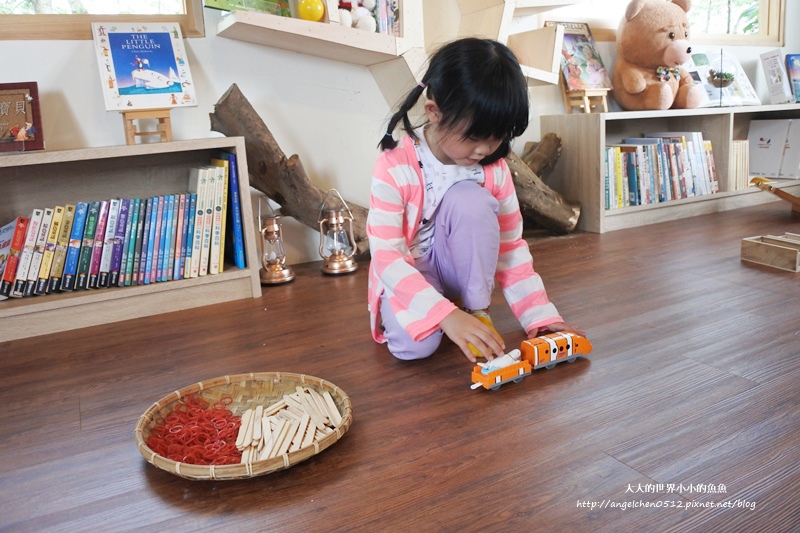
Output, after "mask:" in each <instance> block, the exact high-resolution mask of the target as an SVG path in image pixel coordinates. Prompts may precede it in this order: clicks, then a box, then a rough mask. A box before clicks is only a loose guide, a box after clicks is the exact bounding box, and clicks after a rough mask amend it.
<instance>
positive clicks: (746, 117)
mask: <svg viewBox="0 0 800 533" xmlns="http://www.w3.org/2000/svg"><path fill="white" fill-rule="evenodd" d="M771 118H773V119H774V118H800V105H798V104H781V105H760V106H742V107H722V108H703V109H679V110H667V111H623V112H615V113H588V114H575V115H544V116H542V117H540V120H539V123H540V131H541V132H542V134H545V133H555V134H557V135H558V136H559V137H560V138H561V143H562V152H561V157H560V158H559V161H558V164H557V165H556V168H555V169H554V172H553V174H552V175H551V176H550V177H549V178H548V185H550V186H551V187H552V188H553V189H554V190H556V191H558V192H560V193H561V194H563V195H564V196H565V197H566V198H568V199H570V200H575V201H577V202H579V203H580V204H581V218H580V220H579V221H578V229H581V230H585V231H591V232H595V233H604V232H607V231H613V230H618V229H624V228H630V227H637V226H643V225H646V224H653V223H656V222H663V221H667V220H675V219H680V218H685V217H691V216H696V215H703V214H708V213H713V212H716V211H725V210H728V209H736V208H739V207H745V206H749V205H756V204H760V203H766V202H771V201H775V200H776V197H775V196H774V195H771V194H765V193H764V192H763V191H761V190H759V189H757V188H755V187H749V188H747V189H744V190H734V189H733V186H732V176H731V175H730V173H731V172H730V169H731V167H732V164H731V157H732V150H731V141H733V140H734V139H746V138H747V131H748V128H749V126H750V121H751V120H756V119H771ZM648 131H700V132H702V133H703V138H704V139H707V140H710V141H711V143H712V145H713V150H714V161H715V163H716V168H717V174H718V176H719V182H720V192H719V193H716V194H709V195H704V196H695V197H692V198H685V199H680V200H670V201H668V202H663V203H658V204H649V205H638V206H631V207H623V208H619V209H611V210H607V209H605V184H604V178H603V176H604V174H605V166H604V165H605V162H604V161H605V158H604V150H605V147H606V146H607V145H608V144H614V143H619V142H620V141H621V140H622V139H624V138H626V137H639V136H641V134H642V133H645V132H648ZM776 181H777V183H778V186H780V187H782V188H785V189H786V190H787V191H789V192H791V193H792V194H795V195H796V194H798V193H800V180H776Z"/></svg>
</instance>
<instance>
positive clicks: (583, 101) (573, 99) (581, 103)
mask: <svg viewBox="0 0 800 533" xmlns="http://www.w3.org/2000/svg"><path fill="white" fill-rule="evenodd" d="M561 89H562V92H563V94H564V105H565V106H567V112H568V113H570V114H572V108H573V107H580V108H582V109H583V112H584V113H591V112H592V108H593V107H599V108H601V109H602V112H603V113H607V112H608V99H607V98H606V95H607V94H608V91H609V89H584V90H582V91H569V90H567V88H566V86H565V85H564V78H563V77H562V78H561Z"/></svg>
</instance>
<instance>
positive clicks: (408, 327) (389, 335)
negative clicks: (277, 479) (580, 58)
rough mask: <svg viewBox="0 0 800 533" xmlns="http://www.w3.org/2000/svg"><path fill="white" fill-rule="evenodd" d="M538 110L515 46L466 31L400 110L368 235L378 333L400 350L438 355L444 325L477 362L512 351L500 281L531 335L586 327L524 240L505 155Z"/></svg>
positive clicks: (387, 139)
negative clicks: (561, 308) (563, 304)
mask: <svg viewBox="0 0 800 533" xmlns="http://www.w3.org/2000/svg"><path fill="white" fill-rule="evenodd" d="M423 95H424V96H425V103H424V112H425V116H426V119H427V120H426V122H425V124H424V125H423V126H422V127H418V128H415V127H414V126H413V125H412V124H411V121H410V119H409V117H408V113H409V111H410V110H411V109H412V108H413V107H414V106H415V105H416V103H417V101H418V100H419V98H420V97H421V96H423ZM528 112H529V111H528V86H527V83H526V80H525V78H524V76H523V74H522V71H521V69H520V67H519V63H518V62H517V60H516V58H515V57H514V55H513V53H512V52H511V51H510V50H509V49H508V48H507V47H506V46H504V45H502V44H500V43H498V42H496V41H491V40H485V39H475V38H467V39H461V40H458V41H454V42H452V43H450V44H447V45H445V46H444V47H442V48H441V49H440V50H439V51H438V52H436V53H435V54H434V55H433V57H432V58H431V60H430V66H429V68H428V71H427V72H426V73H425V76H424V77H423V78H422V81H421V82H420V84H419V85H418V86H417V87H415V88H414V89H412V90H411V92H410V93H409V94H408V96H407V97H406V99H405V101H404V102H403V103H402V105H401V106H400V108H399V109H398V111H397V112H396V113H395V114H394V115H392V118H391V119H390V120H389V124H388V128H387V132H386V135H385V136H384V137H383V139H382V140H381V143H380V147H381V148H382V149H383V150H384V151H383V153H382V154H381V156H380V157H379V158H378V161H377V163H376V165H375V170H374V173H373V177H372V187H371V193H370V210H369V217H368V220H367V234H368V236H369V244H370V251H371V254H372V261H371V263H370V271H369V309H370V320H371V327H372V335H373V338H374V339H375V340H376V341H378V342H387V343H388V347H389V351H390V352H391V353H392V354H393V355H394V356H395V357H397V358H399V359H420V358H423V357H428V356H429V355H431V354H432V353H433V352H434V350H436V348H438V346H439V344H440V342H441V340H442V335H447V336H448V337H449V338H450V339H451V340H452V341H453V342H454V343H455V344H457V345H458V346H459V348H461V350H462V351H463V352H464V355H466V357H467V359H469V360H470V361H472V362H475V358H476V356H481V355H483V356H485V357H486V358H487V359H490V360H491V359H493V358H494V356H499V355H503V353H504V350H505V345H504V344H503V339H502V338H501V337H500V335H499V334H498V333H497V331H496V330H495V329H494V326H493V325H492V321H491V318H490V316H489V314H488V307H489V303H490V301H491V295H492V290H493V288H494V282H495V280H497V283H498V284H499V285H500V287H501V288H502V290H503V294H504V296H505V298H506V300H507V301H508V303H509V305H510V306H511V310H512V312H513V313H514V315H515V316H516V317H517V318H518V319H519V321H520V323H521V324H522V327H523V328H524V329H525V331H526V332H527V334H528V337H529V338H532V337H536V336H538V335H540V334H544V333H547V332H554V331H569V332H573V333H578V334H581V335H583V332H581V331H580V330H577V329H575V328H573V327H571V326H569V325H568V324H565V323H564V321H563V319H562V318H561V316H560V315H559V313H558V311H557V310H556V308H555V306H554V305H553V304H552V303H551V302H550V301H549V300H548V298H547V293H546V292H545V289H544V285H543V284H542V280H541V278H540V277H539V275H538V274H537V273H536V272H535V271H534V270H533V262H532V258H531V255H530V251H529V249H528V244H527V243H526V242H525V241H524V240H523V239H522V214H521V213H520V210H519V203H518V201H517V195H516V192H515V190H514V183H513V181H512V179H511V173H510V172H509V169H508V166H507V165H506V162H505V161H504V160H503V157H505V156H506V155H508V153H509V151H510V149H511V141H512V139H514V138H515V137H517V136H519V135H521V134H522V133H523V132H524V131H525V129H526V128H527V127H528ZM400 122H402V127H403V130H405V132H406V133H407V136H404V137H403V138H402V139H400V141H399V142H398V141H395V139H394V138H393V136H392V133H393V132H394V129H395V127H396V126H397V125H398V123H400ZM454 302H459V304H458V305H457V304H456V303H454Z"/></svg>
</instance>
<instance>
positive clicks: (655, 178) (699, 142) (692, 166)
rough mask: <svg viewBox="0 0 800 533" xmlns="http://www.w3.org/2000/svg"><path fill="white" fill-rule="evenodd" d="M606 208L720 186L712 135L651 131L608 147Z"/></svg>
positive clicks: (710, 190) (705, 191) (673, 197)
mask: <svg viewBox="0 0 800 533" xmlns="http://www.w3.org/2000/svg"><path fill="white" fill-rule="evenodd" d="M604 177H605V208H606V209H607V210H610V209H619V208H622V207H629V206H635V205H647V204H657V203H662V202H668V201H671V200H679V199H682V198H691V197H694V196H701V195H706V194H713V193H716V192H719V190H720V189H719V178H718V176H717V170H716V165H715V163H714V152H713V148H712V145H711V141H709V140H706V139H703V135H702V133H701V132H651V133H645V134H644V135H643V136H642V137H631V138H626V139H622V142H621V143H619V144H609V145H608V146H607V147H606V151H605V176H604Z"/></svg>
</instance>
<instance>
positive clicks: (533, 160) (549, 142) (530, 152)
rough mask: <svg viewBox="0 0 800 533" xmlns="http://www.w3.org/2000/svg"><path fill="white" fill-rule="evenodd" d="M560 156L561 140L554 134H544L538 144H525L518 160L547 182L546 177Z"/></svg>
mask: <svg viewBox="0 0 800 533" xmlns="http://www.w3.org/2000/svg"><path fill="white" fill-rule="evenodd" d="M560 156H561V138H560V137H559V136H558V135H556V134H555V133H545V134H544V136H543V137H542V140H540V141H539V142H532V141H531V142H527V143H525V149H524V150H523V151H522V155H521V156H520V158H521V159H522V160H523V161H524V162H525V164H526V165H528V167H529V168H530V169H531V170H532V171H533V173H534V174H536V175H537V176H539V177H540V178H541V179H542V181H545V182H547V177H548V176H549V175H550V173H551V172H552V171H553V168H554V167H555V166H556V163H557V162H558V158H559V157H560Z"/></svg>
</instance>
